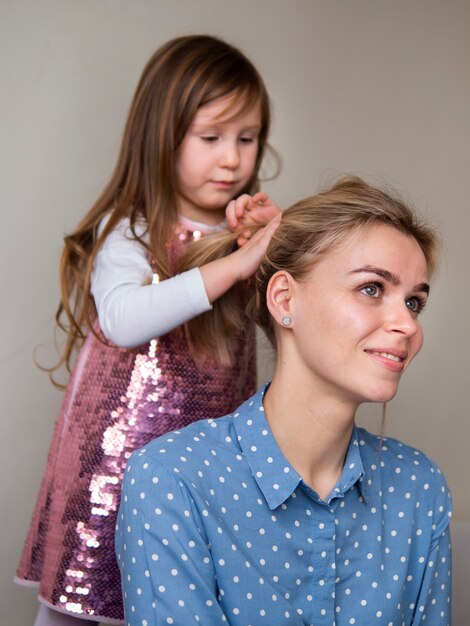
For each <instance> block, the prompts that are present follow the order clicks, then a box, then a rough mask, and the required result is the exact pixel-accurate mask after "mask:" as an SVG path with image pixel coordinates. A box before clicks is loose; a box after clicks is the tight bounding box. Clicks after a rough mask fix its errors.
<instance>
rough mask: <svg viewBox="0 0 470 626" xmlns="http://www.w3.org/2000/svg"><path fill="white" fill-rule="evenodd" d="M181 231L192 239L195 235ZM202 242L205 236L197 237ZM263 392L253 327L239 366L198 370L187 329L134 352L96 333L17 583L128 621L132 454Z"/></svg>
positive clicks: (82, 611)
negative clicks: (126, 533)
mask: <svg viewBox="0 0 470 626" xmlns="http://www.w3.org/2000/svg"><path fill="white" fill-rule="evenodd" d="M181 228H182V227H181V226H180V227H179V230H177V232H176V237H175V241H176V240H179V241H181V239H184V240H185V241H191V240H192V239H193V237H194V235H193V232H191V231H190V230H187V229H184V232H182V230H181ZM198 234H199V233H198ZM255 387H256V358H255V330H254V326H253V324H251V323H250V322H249V321H248V320H247V324H246V332H245V333H244V335H243V336H242V337H240V340H239V343H238V347H237V353H236V359H235V364H234V365H233V366H232V367H226V368H223V367H220V366H218V365H217V364H216V363H215V362H209V363H207V362H206V363H205V364H204V367H203V368H200V369H199V368H198V367H197V365H196V363H195V361H194V359H193V358H192V356H191V354H190V352H189V349H188V345H187V341H186V337H185V333H184V329H183V328H182V327H178V328H176V329H175V330H173V331H171V332H169V333H167V334H166V335H163V336H162V337H159V338H156V339H153V340H152V341H150V342H149V343H147V344H145V345H142V346H140V347H139V348H135V349H132V350H129V349H122V348H118V347H115V346H112V347H111V346H109V345H104V344H103V343H101V342H100V341H98V340H97V338H96V337H95V336H94V335H93V334H89V335H88V337H87V339H86V340H85V343H84V345H83V347H82V349H81V351H80V354H79V356H78V359H77V363H76V365H75V368H74V371H73V373H72V376H71V377H70V380H69V383H68V386H67V390H66V393H65V398H64V402H63V405H62V409H61V412H60V414H59V418H58V420H57V423H56V426H55V431H54V435H53V439H52V444H51V448H50V451H49V456H48V461H47V466H46V470H45V474H44V478H43V481H42V484H41V488H40V491H39V496H38V500H37V504H36V508H35V510H34V513H33V519H32V523H31V527H30V530H29V533H28V536H27V538H26V542H25V547H24V550H23V553H22V556H21V560H20V564H19V567H18V570H17V578H16V581H17V582H19V583H21V584H25V585H29V586H38V587H39V598H40V600H41V601H42V602H43V603H45V604H47V605H49V606H52V607H53V608H55V609H57V610H59V611H63V612H66V613H70V614H73V615H75V616H77V617H83V618H85V619H89V620H94V621H98V622H99V621H101V622H106V623H117V624H120V623H122V621H123V606H122V599H121V582H120V574H119V570H118V566H117V564H116V560H115V554H114V527H115V521H116V514H117V509H118V505H119V497H120V487H121V480H122V476H123V472H124V467H125V465H126V462H127V459H128V458H129V456H130V454H131V453H132V452H133V451H134V450H135V449H136V448H139V447H142V446H144V445H145V444H146V443H147V442H148V441H149V440H151V439H153V438H155V437H157V436H159V435H162V434H164V433H166V432H168V431H169V430H173V429H177V428H181V427H183V426H186V425H187V424H189V423H191V422H193V421H195V420H198V419H202V418H206V417H218V416H220V415H224V414H226V413H229V412H230V411H231V410H233V409H235V408H236V407H237V406H238V405H239V404H240V403H241V402H242V401H243V400H245V399H246V398H248V397H249V396H250V395H252V394H253V393H254V391H255Z"/></svg>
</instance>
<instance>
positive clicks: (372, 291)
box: [361, 283, 380, 298]
mask: <svg viewBox="0 0 470 626" xmlns="http://www.w3.org/2000/svg"><path fill="white" fill-rule="evenodd" d="M361 291H362V293H364V294H365V295H366V296H369V297H371V298H378V296H379V295H380V286H379V285H374V284H373V283H371V284H370V285H364V287H362V288H361Z"/></svg>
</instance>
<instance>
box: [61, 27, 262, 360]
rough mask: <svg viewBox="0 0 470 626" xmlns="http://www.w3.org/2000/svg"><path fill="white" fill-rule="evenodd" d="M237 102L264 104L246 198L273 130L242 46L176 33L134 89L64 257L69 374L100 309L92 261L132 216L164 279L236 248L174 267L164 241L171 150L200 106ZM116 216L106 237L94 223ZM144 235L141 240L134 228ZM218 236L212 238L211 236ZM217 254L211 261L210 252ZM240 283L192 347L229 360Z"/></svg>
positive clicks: (219, 248) (193, 327) (222, 239)
mask: <svg viewBox="0 0 470 626" xmlns="http://www.w3.org/2000/svg"><path fill="white" fill-rule="evenodd" d="M228 96H230V97H233V103H234V107H235V111H234V112H235V113H241V112H243V111H245V110H248V109H250V108H251V107H252V106H254V105H255V104H259V106H260V110H261V129H260V134H259V150H258V155H257V159H256V165H255V168H254V170H253V174H252V176H251V178H250V180H249V181H248V183H247V185H246V186H245V188H244V189H243V190H241V192H240V193H253V192H254V191H256V190H257V188H258V174H259V169H260V166H261V162H262V159H263V156H264V154H265V151H266V149H267V147H268V144H267V137H268V133H269V127H270V119H271V114H270V103H269V98H268V94H267V91H266V88H265V85H264V83H263V80H262V79H261V77H260V75H259V73H258V72H257V70H256V68H255V67H254V66H253V65H252V63H251V62H250V61H249V60H248V59H247V58H246V56H245V55H244V54H242V52H240V51H239V50H238V49H237V48H234V47H233V46H231V45H229V44H228V43H226V42H224V41H221V40H220V39H217V38H215V37H212V36H208V35H193V36H186V37H178V38H176V39H172V40H171V41H169V42H167V43H166V44H164V45H163V46H162V47H161V48H159V49H158V50H157V51H156V52H155V53H154V55H153V56H152V57H151V58H150V60H149V61H148V63H147V65H146V66H145V68H144V71H143V73H142V76H141V77H140V80H139V83H138V85H137V88H136V91H135V94H134V97H133V100H132V103H131V106H130V111H129V114H128V118H127V122H126V125H125V130H124V135H123V138H122V143H121V147H120V152H119V156H118V159H117V163H116V165H115V169H114V172H113V174H112V176H111V178H110V180H109V182H108V183H107V185H106V187H105V188H104V190H103V192H102V194H101V195H100V196H99V198H98V199H97V201H96V202H95V204H94V205H93V206H92V207H91V209H90V210H89V211H88V213H87V214H86V216H85V217H84V218H83V220H82V221H81V222H80V223H79V224H78V226H77V227H76V228H75V230H74V231H73V232H71V233H70V234H68V235H67V236H66V237H65V238H64V242H65V245H64V248H63V252H62V256H61V260H60V287H61V300H60V304H59V306H58V309H57V312H56V321H57V324H58V326H59V328H61V329H62V330H63V331H64V332H65V333H66V337H67V338H66V342H65V347H64V351H63V355H62V358H61V359H60V361H59V363H58V364H57V365H56V366H55V367H54V368H51V371H52V372H53V371H55V370H56V369H57V368H58V367H60V366H61V365H62V364H64V363H65V365H66V366H67V369H68V370H69V371H70V369H71V364H72V359H73V356H74V354H75V351H76V349H77V348H78V347H79V346H80V345H81V343H82V341H83V339H84V338H85V336H86V334H87V333H88V332H89V331H90V330H91V331H92V332H94V331H93V321H94V319H95V318H96V310H95V307H94V303H93V299H92V297H91V294H90V276H91V272H92V269H93V262H94V259H95V256H96V254H97V252H98V250H99V248H100V246H101V244H102V243H103V241H104V240H105V238H106V237H107V236H108V234H109V233H110V232H111V231H112V230H113V229H114V228H115V227H116V225H117V224H118V222H119V221H120V220H121V219H122V218H124V217H127V218H129V220H130V227H131V231H132V233H133V236H134V237H135V238H136V239H138V240H139V241H140V242H141V243H142V245H143V246H144V247H145V248H147V250H148V252H149V256H150V257H151V258H152V259H153V261H154V263H155V266H156V270H157V272H158V274H159V277H160V280H164V279H166V278H169V277H170V276H172V275H174V274H175V273H176V271H183V270H185V269H188V268H189V267H193V266H199V265H201V264H202V263H203V262H208V261H210V260H212V258H217V257H219V256H222V255H223V254H226V253H227V251H230V250H232V249H233V245H234V240H235V237H234V236H233V235H232V234H226V235H222V236H220V235H216V236H214V237H212V236H210V237H204V238H203V239H202V240H200V241H199V242H195V243H194V244H193V245H192V246H190V247H191V251H188V254H187V255H185V256H184V257H183V258H182V259H181V262H180V263H179V266H178V268H176V270H175V268H174V267H172V265H171V261H170V259H169V257H168V252H167V250H168V248H167V243H168V241H169V240H170V238H171V236H172V232H173V228H174V226H175V222H176V220H177V202H176V175H175V153H176V150H177V149H178V147H179V146H180V144H181V142H182V140H183V138H184V136H185V134H186V132H187V130H188V128H189V126H190V124H191V122H192V120H193V118H194V116H195V114H196V112H197V110H198V109H199V108H200V107H201V106H204V105H205V104H208V103H209V102H212V101H214V100H217V99H219V98H225V97H228ZM108 212H109V213H110V217H109V220H108V222H107V224H106V226H105V227H104V229H103V231H102V232H100V234H99V235H98V226H99V224H100V222H101V220H102V219H103V216H104V215H106V214H107V213H108ZM142 219H143V220H144V221H145V223H146V227H147V230H146V232H145V233H144V235H142V236H139V235H138V234H137V233H136V231H135V226H136V222H137V221H138V220H142ZM211 238H212V241H210V239H211ZM211 254H212V256H211ZM238 289H239V286H235V288H233V291H232V292H231V293H227V294H226V295H225V296H223V297H222V298H220V299H219V300H218V301H217V302H216V303H215V306H214V307H213V310H212V311H211V312H209V313H208V314H205V315H204V316H201V318H200V319H199V318H196V319H195V320H191V321H190V322H188V324H187V331H188V336H189V338H190V344H191V346H192V348H193V350H194V351H195V353H196V352H201V353H202V354H204V353H207V354H210V355H213V356H215V357H216V358H217V359H218V361H219V362H220V363H228V362H230V360H231V358H232V355H233V341H234V336H235V334H236V331H237V329H239V328H240V327H241V325H242V321H241V319H242V317H241V316H242V314H241V312H240V310H239V304H238V306H236V305H237V303H239V297H238V296H237V291H238Z"/></svg>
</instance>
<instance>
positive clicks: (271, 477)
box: [233, 384, 368, 510]
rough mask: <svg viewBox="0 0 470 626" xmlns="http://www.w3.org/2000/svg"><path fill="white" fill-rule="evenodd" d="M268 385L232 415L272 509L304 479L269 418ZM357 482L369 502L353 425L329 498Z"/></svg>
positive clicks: (253, 471)
mask: <svg viewBox="0 0 470 626" xmlns="http://www.w3.org/2000/svg"><path fill="white" fill-rule="evenodd" d="M268 387H269V384H267V385H265V386H264V387H262V388H261V389H260V390H259V391H258V392H257V393H256V394H255V395H254V396H252V397H251V398H250V399H249V400H247V401H246V402H245V403H244V404H242V405H241V407H239V409H238V410H237V411H236V412H235V413H234V415H233V417H234V420H233V424H234V428H235V432H236V434H237V439H238V443H239V445H240V448H241V449H242V452H243V454H244V456H245V458H246V460H247V463H248V465H249V467H250V469H251V473H252V475H253V478H254V479H255V481H256V482H257V484H258V487H259V488H260V490H261V492H262V493H263V495H264V497H265V499H266V502H267V503H268V506H269V508H270V509H271V510H274V509H276V508H277V507H278V506H280V505H281V504H283V503H284V502H285V501H286V500H287V499H288V498H289V497H290V496H291V495H292V493H293V492H294V491H295V489H296V488H297V487H298V485H299V484H300V483H301V482H302V477H301V476H300V475H299V474H298V473H297V472H296V470H295V469H294V468H293V467H292V465H291V464H290V463H289V461H288V460H287V459H286V457H285V456H284V455H283V453H282V452H281V450H280V448H279V446H278V445H277V442H276V440H275V439H274V436H273V434H272V431H271V429H270V427H269V425H268V422H267V420H266V415H265V413H264V407H263V397H264V394H265V392H266V391H267V389H268ZM356 483H358V488H359V490H360V492H361V495H362V496H363V498H364V500H365V501H366V502H367V501H368V494H367V482H366V480H365V472H364V469H363V463H362V458H361V454H360V448H359V437H358V433H357V429H356V427H354V429H353V433H352V436H351V441H350V444H349V448H348V452H347V455H346V462H345V464H344V468H343V472H342V474H341V476H340V479H339V481H338V483H337V485H336V487H335V489H334V490H333V492H332V494H331V495H330V497H329V500H331V499H332V498H335V497H343V496H344V494H345V492H346V491H348V490H349V489H351V488H352V487H353V486H354V485H355V484H356Z"/></svg>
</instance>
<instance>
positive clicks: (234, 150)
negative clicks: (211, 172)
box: [220, 142, 240, 169]
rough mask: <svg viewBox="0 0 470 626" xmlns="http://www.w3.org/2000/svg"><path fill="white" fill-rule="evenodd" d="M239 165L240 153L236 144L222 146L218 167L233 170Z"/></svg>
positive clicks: (230, 143)
mask: <svg viewBox="0 0 470 626" xmlns="http://www.w3.org/2000/svg"><path fill="white" fill-rule="evenodd" d="M239 164H240V152H239V150H238V146H237V145H236V143H234V142H233V143H232V142H229V143H227V144H225V145H224V147H223V150H222V153H221V157H220V165H221V166H222V167H228V168H230V169H234V168H236V167H238V165H239Z"/></svg>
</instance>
